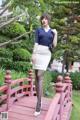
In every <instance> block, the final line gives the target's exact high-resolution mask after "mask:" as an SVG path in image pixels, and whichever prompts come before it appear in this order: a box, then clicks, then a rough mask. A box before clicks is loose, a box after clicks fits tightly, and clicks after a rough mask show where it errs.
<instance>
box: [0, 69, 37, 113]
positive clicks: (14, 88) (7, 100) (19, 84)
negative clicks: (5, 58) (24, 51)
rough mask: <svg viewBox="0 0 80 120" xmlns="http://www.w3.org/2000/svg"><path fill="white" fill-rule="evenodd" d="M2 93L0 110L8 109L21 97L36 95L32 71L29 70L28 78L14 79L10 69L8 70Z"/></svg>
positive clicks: (0, 90)
mask: <svg viewBox="0 0 80 120" xmlns="http://www.w3.org/2000/svg"><path fill="white" fill-rule="evenodd" d="M26 82H27V84H25V83H26ZM0 94H1V96H0V112H2V111H5V110H8V109H9V107H10V106H11V105H12V104H13V103H14V102H15V101H18V100H19V99H20V98H21V97H24V96H31V95H36V92H35V86H34V85H33V73H32V71H31V70H30V71H29V76H28V77H26V78H21V79H17V80H12V79H11V74H10V71H9V70H7V71H6V76H5V85H4V86H2V87H0Z"/></svg>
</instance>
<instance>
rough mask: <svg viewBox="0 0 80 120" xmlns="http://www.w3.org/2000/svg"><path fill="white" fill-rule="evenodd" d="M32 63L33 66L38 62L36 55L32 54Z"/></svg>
mask: <svg viewBox="0 0 80 120" xmlns="http://www.w3.org/2000/svg"><path fill="white" fill-rule="evenodd" d="M31 61H32V63H33V64H35V61H36V57H35V54H32V58H31Z"/></svg>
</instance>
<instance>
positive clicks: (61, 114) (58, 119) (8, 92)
mask: <svg viewBox="0 0 80 120" xmlns="http://www.w3.org/2000/svg"><path fill="white" fill-rule="evenodd" d="M25 82H27V84H25ZM55 91H56V94H55V96H54V97H53V99H52V102H51V104H50V107H49V109H48V112H47V114H46V116H45V119H44V120H69V119H70V114H71V109H72V82H71V79H70V77H69V74H67V75H66V76H65V77H64V79H63V77H62V76H60V75H59V76H58V78H57V82H56V84H55ZM0 94H1V96H0V112H2V111H7V110H8V109H9V108H10V107H11V105H12V104H13V103H14V102H16V101H18V100H19V99H20V98H22V97H24V96H33V95H36V92H35V86H34V81H33V72H32V70H30V71H29V76H28V77H26V78H21V79H17V80H12V78H11V74H10V71H9V70H8V71H7V72H6V76H5V85H4V86H2V87H0Z"/></svg>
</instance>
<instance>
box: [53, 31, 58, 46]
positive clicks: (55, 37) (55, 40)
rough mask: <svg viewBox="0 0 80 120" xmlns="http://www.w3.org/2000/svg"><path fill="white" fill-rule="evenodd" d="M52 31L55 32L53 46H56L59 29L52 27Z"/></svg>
mask: <svg viewBox="0 0 80 120" xmlns="http://www.w3.org/2000/svg"><path fill="white" fill-rule="evenodd" d="M52 32H54V40H53V46H54V47H56V46H57V30H56V29H52Z"/></svg>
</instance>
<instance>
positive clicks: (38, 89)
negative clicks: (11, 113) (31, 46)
mask: <svg viewBox="0 0 80 120" xmlns="http://www.w3.org/2000/svg"><path fill="white" fill-rule="evenodd" d="M43 75H44V71H43V70H35V85H36V93H37V105H36V111H37V112H39V111H40V109H41V96H42V81H43Z"/></svg>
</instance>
